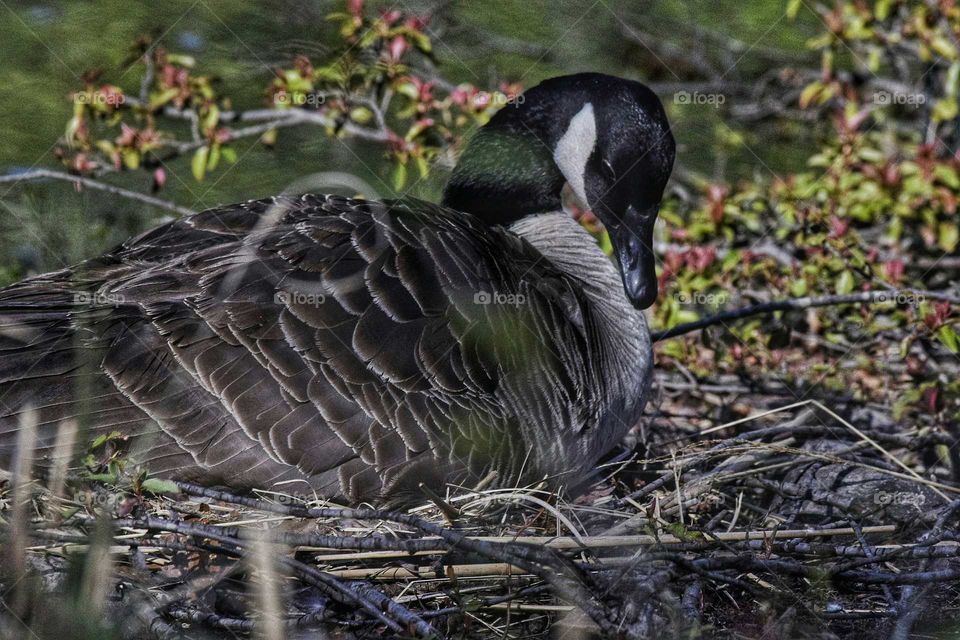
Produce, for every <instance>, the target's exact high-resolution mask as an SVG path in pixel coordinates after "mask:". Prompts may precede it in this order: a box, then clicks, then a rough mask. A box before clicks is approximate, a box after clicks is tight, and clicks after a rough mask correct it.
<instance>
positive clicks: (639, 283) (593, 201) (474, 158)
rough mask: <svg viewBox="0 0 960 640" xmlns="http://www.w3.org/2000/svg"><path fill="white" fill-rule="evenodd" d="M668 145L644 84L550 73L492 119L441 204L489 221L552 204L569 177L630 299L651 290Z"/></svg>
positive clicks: (641, 303)
mask: <svg viewBox="0 0 960 640" xmlns="http://www.w3.org/2000/svg"><path fill="white" fill-rule="evenodd" d="M674 155H675V144H674V140H673V136H672V135H671V133H670V125H669V123H668V122H667V116H666V113H665V112H664V110H663V105H662V104H661V103H660V100H659V99H658V98H657V96H656V95H655V94H654V93H653V92H652V91H651V90H650V89H649V88H647V87H646V86H645V85H643V84H641V83H639V82H634V81H632V80H624V79H622V78H616V77H613V76H607V75H603V74H599V73H582V74H577V75H572V76H561V77H559V78H552V79H550V80H547V81H545V82H543V83H541V84H539V85H537V86H536V87H533V88H532V89H530V90H528V91H527V92H525V93H524V94H523V95H522V96H520V97H519V98H518V99H517V100H516V101H515V102H514V103H511V104H509V105H507V106H505V107H504V108H503V109H501V110H500V111H498V112H497V113H496V115H494V116H493V118H491V120H490V122H489V123H488V124H487V125H486V126H484V127H483V128H482V129H481V130H480V131H479V132H478V133H477V134H476V135H475V136H474V137H473V139H472V140H471V141H470V143H469V144H468V145H467V148H466V149H465V150H464V152H463V154H462V156H461V158H460V162H459V163H458V164H457V167H456V168H455V169H454V171H453V175H452V176H451V178H450V182H449V183H448V184H447V187H446V190H445V191H444V195H443V204H444V205H445V206H448V207H450V208H452V209H457V210H460V211H466V212H469V213H472V214H474V215H476V216H478V217H480V218H481V219H483V220H485V221H487V222H489V223H490V224H509V223H511V222H513V221H515V220H518V219H520V218H523V217H525V216H528V215H531V214H536V213H545V212H550V211H557V210H559V209H560V208H561V200H560V197H561V196H560V194H561V191H562V189H563V186H564V184H567V183H569V184H570V187H571V188H572V190H573V192H574V193H575V194H576V195H577V196H578V198H579V199H581V200H582V201H583V202H584V203H585V204H586V205H587V206H589V207H590V209H591V210H592V211H593V212H594V213H595V214H596V215H597V217H598V218H599V219H600V221H601V222H603V224H604V225H605V226H606V227H607V230H608V231H609V232H610V239H611V241H612V243H613V247H614V251H615V252H616V255H617V261H618V263H619V265H620V270H621V273H622V275H623V285H624V290H625V291H626V294H627V297H628V298H629V299H630V301H631V302H632V303H633V305H634V306H635V307H637V308H640V309H643V308H646V307H649V306H650V305H651V304H653V302H654V301H655V300H656V297H657V278H656V271H655V268H654V258H653V250H652V243H653V226H654V223H655V222H656V218H657V213H658V211H659V208H660V199H661V198H662V196H663V190H664V187H665V186H666V183H667V179H668V178H669V177H670V171H671V170H672V168H673V160H674Z"/></svg>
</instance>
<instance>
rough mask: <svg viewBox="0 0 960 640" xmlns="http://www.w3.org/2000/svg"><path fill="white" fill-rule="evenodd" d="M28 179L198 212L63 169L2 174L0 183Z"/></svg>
mask: <svg viewBox="0 0 960 640" xmlns="http://www.w3.org/2000/svg"><path fill="white" fill-rule="evenodd" d="M28 180H63V181H64V182H72V183H74V184H79V185H82V186H84V187H87V188H88V189H95V190H97V191H104V192H106V193H111V194H113V195H116V196H120V197H121V198H127V199H129V200H136V201H138V202H143V203H144V204H149V205H150V206H153V207H157V208H159V209H166V210H167V211H172V212H174V213H178V214H180V215H184V216H188V215H191V214H193V213H196V212H195V211H193V210H192V209H188V208H186V207H181V206H180V205H178V204H176V203H173V202H170V201H169V200H163V199H161V198H155V197H154V196H150V195H147V194H145V193H139V192H137V191H131V190H129V189H124V188H123V187H116V186H114V185H112V184H107V183H105V182H100V181H98V180H93V179H91V178H84V177H83V176H76V175H72V174H69V173H64V172H62V171H53V170H52V169H34V170H31V171H27V172H26V173H18V174H14V175H9V176H0V184H13V185H17V184H19V183H21V182H26V181H28Z"/></svg>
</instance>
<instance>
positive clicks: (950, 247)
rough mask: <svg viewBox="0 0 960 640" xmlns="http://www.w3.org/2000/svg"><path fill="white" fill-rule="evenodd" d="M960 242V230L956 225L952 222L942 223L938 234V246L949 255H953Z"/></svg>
mask: <svg viewBox="0 0 960 640" xmlns="http://www.w3.org/2000/svg"><path fill="white" fill-rule="evenodd" d="M958 240H960V229H958V227H957V225H956V224H953V223H950V222H941V223H940V228H939V230H938V233H937V244H938V245H940V248H941V249H943V250H944V251H946V252H947V253H953V251H954V250H955V249H956V248H957V241H958Z"/></svg>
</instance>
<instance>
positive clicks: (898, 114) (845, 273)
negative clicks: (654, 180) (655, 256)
mask: <svg viewBox="0 0 960 640" xmlns="http://www.w3.org/2000/svg"><path fill="white" fill-rule="evenodd" d="M797 4H798V3H791V11H794V12H795V11H796V10H797V6H796V5H797ZM821 17H822V19H823V25H824V27H825V29H826V30H825V32H824V33H823V35H821V36H818V37H816V38H813V39H812V40H811V41H810V43H809V45H810V46H811V47H812V48H814V49H817V50H821V51H822V52H823V70H822V76H821V77H820V78H819V79H816V80H813V81H812V82H810V83H809V84H808V85H807V86H806V88H805V89H804V90H803V91H802V93H801V94H800V96H799V103H800V106H802V107H805V108H807V109H810V110H813V109H817V108H819V109H821V110H822V111H823V113H824V114H825V115H827V117H829V120H830V123H831V133H830V135H829V137H828V138H827V139H826V140H824V141H823V143H822V145H821V148H820V150H819V152H817V153H816V154H814V155H813V156H812V157H811V158H810V159H809V162H808V166H809V169H808V170H807V171H804V172H800V173H797V174H787V175H782V176H775V177H773V178H771V179H770V180H755V181H744V182H741V183H739V184H736V185H732V186H731V185H726V184H719V183H711V184H707V185H706V186H705V188H704V197H703V198H702V199H701V200H698V201H696V202H692V203H691V202H684V201H681V200H678V199H674V200H671V201H669V202H668V203H667V206H666V210H665V211H664V212H663V217H664V218H665V219H666V220H667V224H666V226H665V240H666V247H667V248H666V250H665V251H664V255H663V268H662V270H661V274H660V278H661V298H660V301H659V303H658V305H657V307H656V312H655V323H656V324H657V325H658V326H663V327H669V326H673V325H675V324H677V323H681V322H686V321H691V320H695V319H697V318H699V317H701V316H702V315H704V314H707V313H710V312H715V311H717V310H718V309H719V308H720V307H729V306H733V305H734V303H736V302H740V303H748V302H751V301H755V300H758V299H760V300H768V299H777V298H783V297H791V296H792V297H802V296H825V295H835V294H847V293H851V292H856V291H870V290H884V289H889V290H891V291H899V293H891V294H890V304H883V305H878V306H866V305H846V306H843V307H835V308H828V309H826V310H821V311H816V312H814V311H813V310H811V311H810V312H809V313H808V314H806V315H805V316H803V317H797V316H796V314H794V315H788V316H786V317H779V318H774V319H772V320H770V319H768V320H752V321H750V322H748V323H746V324H742V325H739V326H731V327H725V329H726V331H724V332H723V335H720V336H717V338H716V339H714V337H713V335H712V334H709V335H707V336H702V337H699V338H697V337H690V338H686V339H684V340H678V341H673V342H670V343H668V344H664V345H663V346H662V347H661V349H660V351H661V354H662V356H665V357H666V358H670V359H673V361H674V362H675V363H676V364H679V365H682V366H683V367H685V368H686V369H688V370H689V371H691V372H693V373H694V374H695V375H698V376H703V377H709V376H711V375H713V376H715V375H717V374H718V373H720V372H725V373H735V374H743V375H751V376H756V375H759V376H760V377H770V376H773V377H774V378H775V379H780V380H783V381H784V382H787V383H788V384H789V385H790V386H792V387H793V388H795V389H797V390H798V391H797V393H801V394H803V395H804V396H805V395H806V394H809V393H814V394H824V393H827V394H837V395H840V396H848V397H849V396H852V397H854V398H857V399H859V400H871V401H874V400H882V401H888V402H891V403H893V404H895V405H896V406H897V407H898V413H899V414H900V417H904V413H905V412H908V411H909V412H910V413H911V414H912V415H913V417H914V418H917V417H919V416H918V414H920V415H922V416H923V417H924V419H925V421H927V422H928V423H930V424H934V425H939V426H941V428H948V429H950V428H951V426H950V425H952V424H953V425H955V424H956V421H957V419H958V418H960V385H958V384H957V382H956V376H955V375H954V376H951V375H949V374H948V375H945V372H947V371H956V365H957V361H956V354H957V353H958V346H960V339H958V331H960V328H958V326H957V325H958V320H960V315H958V314H957V312H956V307H955V305H954V306H952V305H951V304H950V302H947V301H944V300H936V299H926V298H925V297H924V295H923V294H920V293H911V291H919V290H927V289H937V288H940V287H944V286H949V282H950V280H951V279H952V280H953V281H954V282H955V281H956V269H957V265H956V256H957V253H958V240H960V233H958V217H957V197H958V189H960V155H958V154H956V153H955V147H952V146H951V145H950V144H948V143H947V142H946V141H944V140H943V139H941V138H940V137H939V135H938V134H947V133H948V132H949V131H950V130H951V129H950V128H951V127H952V126H953V124H952V122H949V120H950V118H952V117H953V115H952V114H953V113H954V111H955V106H950V105H951V104H952V105H955V100H956V82H957V79H956V76H957V69H958V64H960V63H958V62H957V61H956V59H957V50H956V45H955V37H956V34H957V33H960V14H958V12H957V10H956V8H955V7H953V3H951V2H940V3H908V2H882V1H881V2H877V3H876V4H875V5H874V6H873V7H868V6H867V3H864V2H845V3H837V4H836V5H834V7H833V8H831V9H829V10H824V11H823V14H822V16H821ZM844 53H847V54H849V55H847V56H844V55H842V54H844ZM860 53H863V54H864V58H861V56H860V55H859V54H860ZM843 58H851V59H852V60H853V64H854V66H855V67H857V66H858V65H859V64H860V61H861V60H869V63H864V65H863V67H862V68H860V67H858V68H856V69H855V71H856V72H858V73H872V72H881V71H882V70H883V65H882V64H881V63H882V61H883V60H890V59H892V58H895V59H896V61H897V63H898V65H899V66H900V67H907V68H910V69H920V68H927V69H928V73H927V75H928V78H927V79H926V80H927V81H926V83H925V84H926V89H925V90H924V92H922V93H918V94H914V93H901V94H890V93H885V94H883V93H881V94H879V99H878V94H877V93H874V94H873V98H872V100H871V99H870V96H869V95H867V94H869V92H870V88H869V86H870V85H869V84H868V83H866V82H864V81H863V79H862V78H859V79H858V77H857V75H856V74H855V73H854V74H852V73H849V72H845V70H844V69H843V68H842V67H841V65H840V62H839V61H840V60H841V59H843ZM942 67H945V69H943V70H942V72H941V71H940V69H941V68H942ZM918 75H919V73H918ZM934 79H939V81H938V82H933V80H934ZM901 91H912V89H910V88H909V87H908V86H906V85H904V86H903V88H901ZM916 96H920V97H919V99H917V98H916ZM928 101H929V103H932V104H933V107H932V108H931V109H928V110H927V112H926V116H925V118H924V117H921V116H920V115H918V114H916V113H908V114H907V116H906V117H903V116H902V111H903V109H904V108H905V107H906V108H909V109H913V110H914V111H916V109H917V108H918V106H922V105H923V104H925V103H926V102H928ZM905 121H906V122H912V121H915V126H905ZM930 136H932V141H929V142H928V141H927V140H926V138H927V137H930ZM951 274H952V278H951ZM953 291H954V298H955V294H956V289H955V288H954V289H953ZM662 362H663V358H661V363H662ZM851 365H853V366H851ZM904 365H905V366H904Z"/></svg>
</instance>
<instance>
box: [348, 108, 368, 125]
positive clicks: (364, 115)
mask: <svg viewBox="0 0 960 640" xmlns="http://www.w3.org/2000/svg"><path fill="white" fill-rule="evenodd" d="M371 118H373V112H372V111H370V109H368V108H366V107H354V108H353V109H351V110H350V119H351V120H353V121H354V122H356V123H357V124H367V123H368V122H370V119H371Z"/></svg>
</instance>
